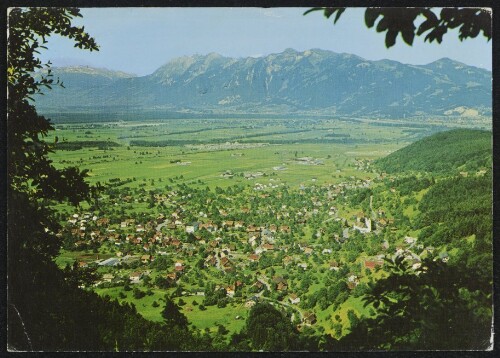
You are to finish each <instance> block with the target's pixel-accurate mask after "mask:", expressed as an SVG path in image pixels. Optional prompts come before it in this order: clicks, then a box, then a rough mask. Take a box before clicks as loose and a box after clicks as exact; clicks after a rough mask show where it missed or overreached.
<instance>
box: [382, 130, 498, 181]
mask: <svg viewBox="0 0 500 358" xmlns="http://www.w3.org/2000/svg"><path fill="white" fill-rule="evenodd" d="M491 148H492V134H491V132H488V131H479V130H469V129H455V130H451V131H446V132H441V133H438V134H436V135H433V136H430V137H427V138H424V139H423V140H420V141H418V142H415V143H413V144H410V145H409V146H407V147H405V148H403V149H401V150H398V151H397V152H395V153H392V154H391V155H389V156H387V157H385V158H381V159H380V160H378V165H379V166H380V167H381V168H382V169H383V170H385V171H386V172H388V173H396V172H404V171H412V170H413V171H426V172H433V173H450V172H458V171H459V170H475V169H477V168H479V167H491Z"/></svg>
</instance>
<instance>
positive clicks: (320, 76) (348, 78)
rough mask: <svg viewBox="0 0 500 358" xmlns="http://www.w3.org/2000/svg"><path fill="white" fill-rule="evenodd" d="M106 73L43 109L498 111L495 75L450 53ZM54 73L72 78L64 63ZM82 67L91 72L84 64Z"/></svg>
mask: <svg viewBox="0 0 500 358" xmlns="http://www.w3.org/2000/svg"><path fill="white" fill-rule="evenodd" d="M86 68H87V70H86V71H90V72H92V71H91V70H89V68H88V67H86ZM96 71H97V70H96ZM101 71H108V72H106V73H98V74H93V73H91V74H89V78H86V79H83V78H78V77H77V76H76V77H75V76H73V77H74V78H72V79H70V81H69V82H68V81H66V80H65V79H64V78H61V79H62V81H63V82H64V83H65V85H66V84H68V85H67V86H66V87H67V91H66V93H63V92H62V91H60V90H55V91H52V93H48V94H47V95H46V96H44V98H42V99H40V100H38V99H37V106H39V107H40V108H41V109H47V108H55V109H61V110H62V109H68V108H71V107H81V108H84V107H102V108H103V109H105V108H106V107H110V106H125V107H129V108H168V109H176V110H192V111H200V112H203V111H207V112H210V111H212V112H213V111H229V112H230V111H233V112H251V113H257V112H273V111H274V112H301V111H302V112H304V111H305V112H317V113H330V114H340V115H356V116H374V115H376V116H380V117H395V116H402V115H408V116H415V115H423V114H431V115H443V114H444V112H446V111H448V113H449V111H453V110H454V109H455V108H457V107H466V108H474V109H475V110H476V111H477V112H478V113H481V114H484V115H489V114H490V113H491V72H490V71H488V70H485V69H480V68H477V67H473V66H468V65H465V64H462V63H460V62H458V61H455V60H451V59H448V58H442V59H439V60H436V61H433V62H431V63H429V64H427V65H407V64H403V63H400V62H398V61H393V60H385V59H384V60H378V61H370V60H366V59H363V58H361V57H359V56H357V55H352V54H347V53H342V54H339V53H335V52H331V51H327V50H321V49H311V50H306V51H301V52H299V51H295V50H293V49H286V50H285V51H283V52H281V53H274V54H270V55H267V56H262V57H245V58H231V57H225V56H222V55H220V54H217V53H213V52H212V53H209V54H207V55H192V56H182V57H178V58H175V59H172V60H170V61H168V62H166V63H165V64H164V65H162V66H160V67H159V68H158V69H156V70H155V71H154V72H153V73H151V74H149V75H146V76H133V75H130V74H125V73H123V72H116V75H114V77H113V75H112V74H111V72H113V71H111V70H102V69H101ZM53 72H54V74H55V75H61V76H62V75H63V74H64V75H65V76H66V77H67V76H68V71H67V70H64V69H61V68H54V71H53ZM70 72H71V71H70ZM73 72H75V70H73ZM77 72H78V73H77V74H78V75H80V76H84V75H86V73H84V72H85V71H84V70H83V69H82V67H80V69H79V70H78V71H77ZM73 75H75V74H74V73H73ZM92 75H94V77H95V78H92ZM61 76H60V77H61ZM99 76H100V77H99ZM105 77H107V78H105ZM82 82H85V84H82ZM68 87H69V90H68Z"/></svg>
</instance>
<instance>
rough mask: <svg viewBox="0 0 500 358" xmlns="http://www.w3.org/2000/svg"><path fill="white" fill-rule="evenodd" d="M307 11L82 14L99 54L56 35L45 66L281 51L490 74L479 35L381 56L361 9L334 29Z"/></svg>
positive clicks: (117, 66) (143, 71) (129, 64)
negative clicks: (441, 64)
mask: <svg viewBox="0 0 500 358" xmlns="http://www.w3.org/2000/svg"><path fill="white" fill-rule="evenodd" d="M306 10H307V8H268V9H263V8H82V9H81V12H82V15H83V18H81V19H75V20H74V24H78V25H84V26H85V30H86V31H87V32H88V33H89V34H91V35H92V36H93V37H94V38H95V39H96V41H97V43H98V44H99V46H100V50H99V51H98V52H89V51H84V50H80V49H77V48H74V47H73V43H72V42H71V41H70V40H67V39H65V38H61V37H58V36H52V37H51V38H50V39H49V43H48V50H45V51H44V52H42V54H41V59H42V60H43V61H45V62H46V61H47V60H50V61H51V62H52V63H53V65H54V66H73V65H84V66H92V67H99V68H107V69H110V70H119V71H124V72H128V73H133V74H136V75H140V76H143V75H148V74H151V73H153V72H154V71H155V70H156V69H157V68H158V67H160V66H162V65H164V64H165V63H167V62H168V61H170V60H171V59H173V58H176V57H180V56H189V55H193V54H200V55H205V54H208V53H211V52H216V53H219V54H221V55H223V56H227V57H235V58H241V57H249V56H252V57H259V56H264V55H268V54H271V53H279V52H282V51H283V50H285V49H287V48H292V49H295V50H297V51H305V50H308V49H313V48H320V49H324V50H330V51H334V52H337V53H351V54H355V55H358V56H360V57H363V58H365V59H368V60H380V59H384V58H386V59H391V60H395V61H399V62H402V63H408V64H416V65H421V64H427V63H430V62H432V61H435V60H438V59H440V58H443V57H449V58H451V59H454V60H457V61H459V62H463V63H465V64H467V65H472V66H477V67H482V68H486V69H488V70H491V66H492V59H491V57H492V48H491V46H492V41H489V42H488V41H487V39H486V38H485V37H484V36H482V34H481V35H479V36H478V37H477V38H475V39H467V40H464V41H463V42H461V41H460V40H458V36H457V33H458V32H457V31H456V30H454V31H449V32H448V33H447V34H446V35H445V36H444V39H443V43H442V44H441V45H439V44H436V43H433V44H430V43H428V42H424V41H423V37H415V40H414V43H413V46H408V45H407V44H405V43H404V42H403V40H402V38H401V36H399V37H398V39H397V42H396V45H395V46H393V47H391V48H390V49H387V48H386V47H385V45H384V39H385V37H384V36H385V35H384V34H383V33H377V32H376V31H375V30H374V29H373V28H372V29H368V28H367V27H366V26H365V24H364V10H363V9H360V8H351V9H348V10H347V11H346V12H345V13H344V14H343V15H342V17H341V18H340V19H339V21H338V22H337V24H336V25H333V21H332V20H331V19H326V18H325V17H324V16H323V14H322V13H321V12H319V11H318V12H313V13H310V14H308V15H306V16H303V13H304V11H306Z"/></svg>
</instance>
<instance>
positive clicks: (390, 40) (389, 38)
mask: <svg viewBox="0 0 500 358" xmlns="http://www.w3.org/2000/svg"><path fill="white" fill-rule="evenodd" d="M397 36H398V32H397V31H394V30H389V31H387V34H386V35H385V47H387V48H389V47H392V46H394V44H395V43H396V37H397Z"/></svg>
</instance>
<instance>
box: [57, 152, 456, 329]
mask: <svg viewBox="0 0 500 358" xmlns="http://www.w3.org/2000/svg"><path fill="white" fill-rule="evenodd" d="M311 160H312V159H311V158H298V161H299V162H302V161H304V162H308V163H309V162H311ZM223 175H232V173H230V172H229V171H228V172H226V173H224V174H223ZM370 184H371V181H370V180H369V179H366V180H362V179H353V180H352V181H350V182H347V183H340V184H335V185H328V186H326V187H322V188H319V189H308V188H305V189H304V190H299V191H298V193H294V195H295V196H296V198H297V199H296V201H295V202H293V201H288V202H286V203H284V202H282V203H281V204H280V205H271V203H272V202H273V200H274V201H276V200H279V199H281V197H282V195H283V193H282V191H280V190H275V189H276V188H275V187H274V186H273V185H272V184H269V185H268V184H265V185H264V184H259V185H258V188H259V189H258V190H259V191H261V193H260V194H255V191H254V190H252V189H254V188H249V189H248V190H247V191H246V192H245V193H243V194H241V195H246V196H248V197H249V198H248V199H251V200H252V201H253V203H254V204H255V203H257V204H258V205H252V206H251V207H250V205H249V204H248V206H241V205H237V204H232V205H226V206H224V207H221V208H219V210H218V215H217V216H216V217H215V216H214V215H213V212H212V214H211V212H209V211H208V210H207V206H206V204H208V203H210V205H212V206H213V205H214V204H216V203H217V199H216V198H215V199H214V198H211V199H207V200H206V203H203V202H202V201H199V200H198V201H195V200H189V198H193V197H195V196H196V192H195V191H193V192H189V193H182V192H180V191H179V192H175V191H170V192H167V193H162V194H159V193H155V194H154V200H155V201H156V202H157V203H164V202H168V203H170V204H171V205H170V207H169V209H165V211H164V212H165V213H162V214H157V215H155V216H154V217H151V216H147V215H146V216H144V218H143V219H139V218H138V216H135V217H134V218H132V217H130V218H121V220H119V221H116V220H111V219H110V218H108V217H97V216H96V215H93V214H91V213H82V214H80V213H75V214H73V215H72V216H71V217H70V218H68V220H67V225H66V226H65V227H64V228H63V232H66V233H70V234H71V236H72V237H73V238H74V247H75V249H79V248H80V247H83V246H85V245H88V244H89V243H95V244H98V245H103V244H106V245H107V247H108V250H109V251H111V252H114V253H115V256H114V257H110V258H107V259H104V260H102V259H101V260H96V262H97V265H98V266H99V267H108V268H109V267H111V268H113V267H115V266H119V265H120V264H123V263H128V262H132V261H134V260H135V261H140V263H141V264H142V265H143V266H141V267H139V268H137V269H134V270H132V271H131V272H130V274H129V282H130V283H133V284H137V283H140V282H141V281H142V280H143V278H144V276H145V275H147V270H148V269H149V268H150V267H152V266H150V264H151V263H154V262H155V260H156V259H157V258H158V257H159V256H164V255H166V256H169V257H172V258H173V261H174V264H173V266H172V267H170V268H169V269H168V270H166V272H164V273H162V274H163V275H164V276H165V278H166V279H167V280H168V281H169V282H170V283H172V284H174V283H175V282H178V281H179V280H182V278H183V276H184V275H188V274H189V271H190V268H192V267H193V266H195V264H196V262H198V260H200V259H202V262H203V267H204V268H207V269H210V270H211V269H215V270H218V271H221V272H222V273H223V274H230V273H232V274H238V272H239V270H240V269H245V268H247V267H249V265H251V264H254V265H255V264H257V265H258V264H259V262H260V261H261V259H262V257H263V256H269V255H271V256H272V257H276V256H277V255H278V254H279V253H282V252H283V253H285V255H284V256H283V257H282V259H281V265H282V266H283V267H284V268H286V269H287V270H289V271H293V270H297V271H295V272H303V271H308V270H311V269H312V268H314V267H316V266H317V265H316V264H315V263H314V260H312V259H311V257H313V256H314V257H316V256H318V255H319V256H322V257H324V259H325V262H326V263H325V264H324V266H325V267H326V269H327V270H333V271H339V269H340V268H341V266H342V264H341V263H339V261H337V260H338V254H337V252H336V251H335V250H334V249H333V246H332V245H331V244H329V242H328V240H331V242H332V243H333V242H337V243H342V242H345V241H346V240H349V239H350V237H351V235H350V234H351V233H352V232H353V231H358V232H360V233H362V234H364V235H368V234H370V233H372V232H377V231H378V230H380V229H381V228H384V227H386V226H391V225H392V224H393V222H394V221H393V219H392V218H390V217H387V216H386V213H385V212H384V211H383V210H378V211H377V212H376V213H375V214H374V215H373V213H372V215H367V214H365V213H364V212H362V211H360V212H358V213H357V214H356V215H354V216H352V217H350V218H348V219H346V218H343V217H342V214H341V213H342V208H340V207H339V205H340V204H338V203H337V202H336V198H337V197H339V196H342V195H344V194H345V193H346V191H348V190H349V189H351V188H359V187H367V186H369V185H370ZM256 187H257V185H256ZM306 189H307V190H308V191H306ZM190 190H194V189H190ZM221 196H222V197H223V196H224V195H221ZM132 197H133V196H132V195H125V194H124V195H122V197H121V199H123V201H124V202H127V203H128V202H133V199H132ZM240 202H241V201H240ZM247 202H249V201H247ZM226 203H227V201H226ZM256 211H258V212H256ZM187 213H198V214H197V215H194V218H195V219H194V220H193V215H189V217H188V215H187ZM257 214H260V215H262V216H263V217H268V218H269V219H272V220H269V222H268V223H266V224H262V222H263V220H262V219H260V220H259V219H256V218H258V215H257ZM314 217H319V218H322V220H320V221H323V222H326V221H327V220H335V221H341V222H343V223H344V222H345V223H347V222H348V220H349V221H350V223H349V224H348V225H347V227H346V225H343V229H342V230H341V231H339V232H337V233H335V234H334V235H333V236H332V237H330V238H328V240H327V241H326V243H323V244H318V243H315V242H314V240H313V242H306V243H305V242H303V240H302V238H301V237H299V236H297V235H296V232H297V231H299V230H301V228H306V227H307V226H308V223H309V220H311V219H312V218H314ZM63 232H61V233H60V234H62V233H63ZM324 232H325V231H324V230H323V228H319V229H318V233H317V236H316V237H321V236H322V235H323V234H324ZM416 241H417V240H416V239H415V238H411V237H406V238H405V241H404V242H405V245H404V247H402V246H398V247H396V250H395V252H394V254H398V255H399V254H400V255H405V259H406V260H410V261H411V264H412V267H413V268H414V269H417V268H418V267H419V264H420V261H421V259H420V256H421V255H422V253H424V252H430V250H432V248H425V249H424V248H423V247H421V245H418V243H417V242H416ZM388 248H389V243H388V242H387V241H385V242H384V243H383V244H382V246H381V252H382V253H383V254H381V255H378V256H376V257H371V258H366V259H365V260H364V261H363V269H366V270H370V271H372V270H375V269H377V268H378V267H382V266H383V265H384V261H383V260H382V257H383V256H384V252H385V253H386V251H387V249H388ZM292 249H294V250H292ZM415 250H421V251H422V253H421V254H420V255H417V254H415V253H414V251H415ZM201 252H202V255H201V256H200V253H201ZM441 259H442V260H443V261H446V260H447V259H448V256H447V255H446V256H443V257H442V258H441ZM82 264H85V262H83V263H82ZM259 274H260V273H259ZM257 276H258V273H255V282H254V283H253V284H252V285H250V286H249V287H253V288H255V289H256V290H257V292H260V291H262V290H264V289H268V290H273V291H277V292H284V293H286V294H287V295H288V296H287V301H288V302H289V303H290V304H291V305H299V304H300V302H301V298H300V297H299V296H298V295H297V294H296V293H294V292H293V289H290V287H289V282H288V281H287V280H286V279H285V278H283V277H282V276H279V275H275V276H273V277H268V279H267V281H266V280H264V279H259V278H258V277H257ZM362 276H363V273H354V272H350V273H349V274H348V275H346V277H345V280H346V282H347V286H348V288H349V289H354V288H355V287H356V286H357V285H358V284H359V283H360V279H361V277H362ZM222 277H224V275H223V276H222ZM113 278H114V276H113V274H111V273H109V272H108V273H106V275H105V276H103V281H104V282H111V281H112V280H113ZM238 282H239V283H238ZM242 286H243V284H242V283H241V281H239V280H237V281H236V282H235V283H233V284H226V285H225V286H224V289H225V290H226V293H227V296H228V297H233V296H234V294H235V292H236V291H237V290H238V289H241V288H242ZM252 302H255V300H252V299H247V300H246V303H245V306H251V305H252ZM314 322H316V318H315V316H314V314H313V313H311V314H310V315H309V314H307V315H304V323H307V324H314Z"/></svg>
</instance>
